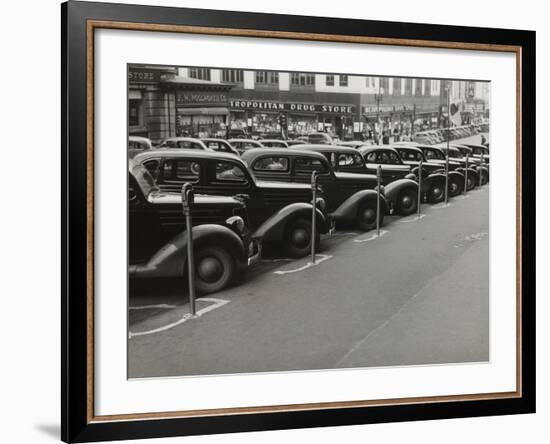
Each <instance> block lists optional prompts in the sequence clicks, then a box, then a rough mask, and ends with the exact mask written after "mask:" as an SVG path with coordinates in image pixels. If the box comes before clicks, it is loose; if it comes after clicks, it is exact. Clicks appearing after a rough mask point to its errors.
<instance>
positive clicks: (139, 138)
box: [128, 136, 151, 142]
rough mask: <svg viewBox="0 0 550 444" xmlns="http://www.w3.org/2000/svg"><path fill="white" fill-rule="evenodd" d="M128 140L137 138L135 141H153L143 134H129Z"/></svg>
mask: <svg viewBox="0 0 550 444" xmlns="http://www.w3.org/2000/svg"><path fill="white" fill-rule="evenodd" d="M128 140H135V141H138V140H139V141H143V142H151V139H149V137H143V136H128Z"/></svg>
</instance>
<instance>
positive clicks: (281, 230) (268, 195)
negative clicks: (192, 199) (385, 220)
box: [134, 148, 331, 257]
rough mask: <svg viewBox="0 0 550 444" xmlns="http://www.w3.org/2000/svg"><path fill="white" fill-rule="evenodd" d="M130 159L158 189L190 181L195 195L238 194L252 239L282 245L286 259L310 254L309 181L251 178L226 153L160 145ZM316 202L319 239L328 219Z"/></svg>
mask: <svg viewBox="0 0 550 444" xmlns="http://www.w3.org/2000/svg"><path fill="white" fill-rule="evenodd" d="M262 150H264V149H263V148H262ZM134 160H135V161H136V162H138V163H140V164H142V165H144V166H145V167H146V168H147V169H148V170H149V171H150V172H151V173H152V176H153V177H154V179H155V181H156V183H157V185H158V187H159V188H160V189H161V190H163V191H175V190H179V189H180V188H181V186H182V184H183V183H185V182H189V183H192V184H193V188H194V189H195V191H196V192H197V193H203V194H214V195H225V196H240V197H241V198H242V199H244V200H245V202H246V206H247V214H248V221H249V225H250V228H251V230H252V231H253V233H252V237H253V238H254V239H258V240H259V241H261V243H262V244H266V243H278V244H282V246H283V249H284V251H285V253H286V254H287V255H288V256H291V257H302V256H305V255H307V254H308V253H309V252H310V249H311V240H312V238H311V231H312V230H311V228H312V227H311V217H312V210H313V208H312V203H311V201H312V190H311V187H310V186H309V185H306V184H300V183H288V184H284V183H279V182H266V181H260V180H256V178H255V177H254V176H253V175H252V174H251V173H250V172H249V170H248V168H247V166H246V164H245V163H244V162H243V161H242V160H241V159H240V158H237V157H236V156H234V155H231V154H226V153H216V152H206V151H199V150H160V149H159V150H154V151H152V152H149V153H143V154H142V155H138V156H136V157H135V158H134ZM316 206H317V207H318V208H317V209H316V214H317V219H316V227H317V231H316V233H315V236H316V237H317V240H318V238H319V234H320V233H327V232H328V231H329V230H330V229H331V220H330V218H328V217H327V216H326V215H325V214H324V212H323V208H324V206H325V201H324V200H323V198H322V197H320V198H319V199H317V202H316ZM316 245H319V242H316Z"/></svg>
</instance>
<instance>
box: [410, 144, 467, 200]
mask: <svg viewBox="0 0 550 444" xmlns="http://www.w3.org/2000/svg"><path fill="white" fill-rule="evenodd" d="M416 147H417V148H419V149H421V150H422V152H423V153H424V157H425V158H426V160H427V161H428V162H430V163H435V164H439V165H441V168H442V171H445V162H446V154H445V152H444V151H443V150H442V149H441V148H440V147H436V146H427V145H416ZM465 172H466V163H465V162H459V161H457V160H456V159H452V158H450V157H449V180H450V181H451V183H452V182H453V181H454V180H457V181H460V182H461V183H462V184H463V183H464V180H465ZM457 173H458V174H457ZM477 180H478V175H477V172H476V170H475V169H474V168H473V166H472V165H468V183H467V187H468V188H467V190H468V191H470V190H472V189H474V188H475V187H476V186H477V183H478V182H477ZM450 191H451V193H450V195H451V196H453V195H454V193H453V191H452V188H451V189H450Z"/></svg>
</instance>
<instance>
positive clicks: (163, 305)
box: [128, 304, 176, 310]
mask: <svg viewBox="0 0 550 444" xmlns="http://www.w3.org/2000/svg"><path fill="white" fill-rule="evenodd" d="M153 308H166V309H170V308H176V306H175V305H170V304H155V305H136V306H134V307H128V310H150V309H153Z"/></svg>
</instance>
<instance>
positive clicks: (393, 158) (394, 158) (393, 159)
mask: <svg viewBox="0 0 550 444" xmlns="http://www.w3.org/2000/svg"><path fill="white" fill-rule="evenodd" d="M387 154H388V163H390V164H392V165H399V164H400V163H401V161H400V159H399V156H398V155H397V154H396V153H394V152H393V151H388V153H387Z"/></svg>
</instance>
